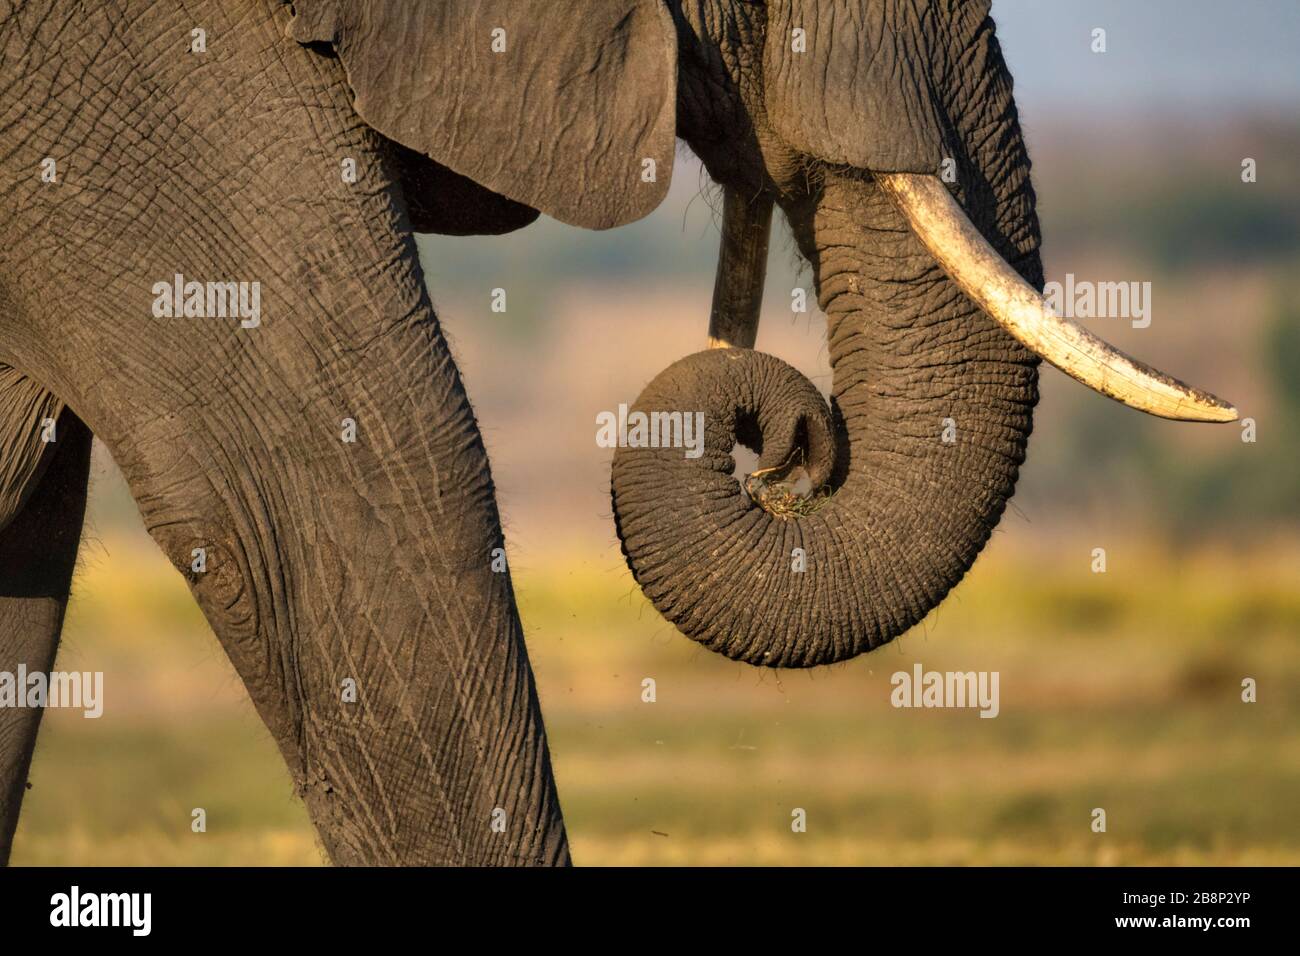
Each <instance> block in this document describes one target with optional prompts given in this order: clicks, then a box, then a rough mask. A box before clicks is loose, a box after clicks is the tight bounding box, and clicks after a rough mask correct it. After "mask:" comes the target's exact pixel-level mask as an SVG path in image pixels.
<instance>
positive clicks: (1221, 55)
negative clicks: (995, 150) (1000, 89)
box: [993, 0, 1300, 122]
mask: <svg viewBox="0 0 1300 956" xmlns="http://www.w3.org/2000/svg"><path fill="white" fill-rule="evenodd" d="M993 19H994V21H995V22H996V23H997V27H998V37H999V39H1000V41H1001V43H1002V48H1003V53H1004V55H1005V56H1006V58H1007V62H1008V65H1009V66H1010V67H1011V73H1012V75H1013V76H1014V77H1015V78H1016V100H1017V102H1018V103H1019V104H1020V108H1021V111H1022V113H1023V114H1026V115H1027V116H1028V117H1030V118H1033V117H1034V116H1035V114H1037V113H1039V112H1040V111H1047V110H1062V109H1066V110H1070V109H1074V110H1079V111H1081V112H1088V113H1093V112H1095V111H1097V110H1110V111H1113V112H1115V113H1132V112H1145V111H1151V110H1161V111H1165V110H1175V111H1177V110H1187V111H1196V112H1205V111H1207V110H1209V111H1223V112H1230V111H1235V110H1239V109H1241V108H1242V107H1244V106H1253V107H1262V108H1265V109H1269V110H1277V111H1290V113H1291V114H1292V115H1294V116H1295V117H1296V119H1297V122H1300V0H993ZM1097 27H1100V28H1103V29H1105V30H1106V41H1107V52H1106V53H1104V54H1098V53H1093V52H1092V50H1091V49H1090V45H1091V42H1092V31H1093V29H1094V28H1097Z"/></svg>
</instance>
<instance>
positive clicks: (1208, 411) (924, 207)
mask: <svg viewBox="0 0 1300 956" xmlns="http://www.w3.org/2000/svg"><path fill="white" fill-rule="evenodd" d="M874 176H875V178H876V181H877V182H879V183H880V184H881V186H882V187H884V189H885V191H886V192H887V193H888V194H889V196H890V197H891V198H892V199H893V201H894V203H895V204H896V205H897V206H898V208H899V211H901V212H902V214H903V216H904V217H905V218H906V219H907V221H908V223H909V224H910V225H911V227H912V230H913V231H914V232H915V233H916V235H917V237H918V238H919V239H920V240H921V242H922V243H923V244H924V245H925V247H926V248H927V249H929V251H930V253H931V254H932V255H933V256H934V258H935V259H936V261H938V263H939V265H940V266H942V267H943V270H944V271H945V272H947V273H948V275H949V276H950V277H951V278H952V280H953V281H954V282H956V283H957V285H958V286H959V287H960V288H961V290H962V291H963V292H965V293H966V294H967V295H968V296H970V298H971V299H973V300H974V301H975V302H976V303H977V304H978V305H979V307H980V308H982V309H983V310H984V311H985V312H987V313H988V314H989V316H990V317H991V318H993V319H994V320H995V321H996V322H997V323H998V324H999V325H1001V326H1002V327H1003V328H1004V329H1006V330H1007V331H1008V332H1009V333H1011V335H1013V336H1015V338H1016V339H1018V340H1019V341H1020V342H1021V343H1023V344H1024V345H1025V347H1027V348H1029V349H1030V350H1032V351H1033V352H1034V353H1036V354H1037V355H1039V356H1040V357H1041V358H1043V359H1045V360H1046V361H1048V362H1050V363H1051V364H1053V365H1055V366H1056V367H1057V368H1059V369H1060V370H1061V371H1062V372H1064V373H1065V374H1067V375H1069V376H1070V377H1072V378H1074V379H1076V380H1078V381H1080V382H1082V383H1083V384H1084V385H1087V386H1088V387H1089V388H1091V389H1095V390H1096V391H1098V392H1101V393H1102V394H1103V395H1107V396H1109V397H1110V398H1113V399H1115V400H1116V401H1119V402H1123V403H1124V404H1125V405H1128V406H1129V407H1131V408H1136V409H1138V410H1140V411H1144V412H1148V413H1150V414H1152V415H1159V416H1160V417H1161V418H1173V419H1178V420H1180V421H1189V422H1231V421H1235V420H1236V418H1237V410H1236V409H1235V408H1233V407H1232V405H1230V404H1229V403H1228V402H1225V401H1223V400H1222V399H1220V398H1216V397H1215V396H1213V395H1211V394H1210V393H1209V392H1203V391H1201V390H1200V389H1198V388H1193V387H1191V386H1190V385H1187V384H1185V383H1183V382H1180V381H1179V380H1178V379H1176V378H1173V377H1171V376H1169V375H1166V374H1165V373H1164V372H1161V371H1158V370H1157V369H1154V368H1151V367H1150V366H1148V365H1144V364H1143V363H1142V362H1139V361H1137V360H1136V359H1134V358H1131V357H1130V356H1128V355H1125V354H1124V353H1123V352H1121V351H1119V350H1118V349H1116V348H1114V347H1113V346H1111V345H1108V344H1107V343H1106V342H1104V341H1102V340H1101V339H1100V338H1098V337H1097V336H1095V335H1093V334H1092V333H1091V332H1089V331H1088V330H1087V329H1085V328H1083V327H1082V326H1081V325H1078V324H1076V323H1075V322H1072V321H1070V320H1069V319H1065V318H1061V317H1060V316H1058V315H1056V313H1055V312H1053V311H1052V309H1051V308H1050V307H1049V306H1048V304H1047V302H1046V301H1045V300H1044V299H1043V297H1042V296H1041V295H1040V294H1039V293H1038V292H1037V291H1036V290H1035V289H1034V287H1033V286H1031V285H1030V284H1029V283H1028V282H1026V281H1025V279H1024V277H1022V276H1021V275H1020V273H1018V272H1016V270H1015V269H1014V268H1012V266H1011V264H1010V263H1008V262H1007V261H1006V260H1005V259H1003V258H1002V256H1000V255H998V253H997V252H996V251H995V250H994V249H993V247H992V246H991V245H989V243H988V241H987V240H986V239H985V238H984V237H983V235H981V234H980V231H979V230H978V229H977V228H975V225H974V224H973V223H972V222H971V221H970V219H969V218H968V217H967V216H966V213H965V212H964V211H963V210H962V208H961V206H960V205H959V204H958V203H957V201H956V200H955V199H953V197H952V195H951V194H950V193H949V192H948V189H947V187H945V186H944V184H943V183H942V182H940V181H939V180H938V179H937V178H936V177H934V176H929V175H923V174H916V173H874Z"/></svg>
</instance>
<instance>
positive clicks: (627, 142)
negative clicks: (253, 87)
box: [288, 0, 677, 229]
mask: <svg viewBox="0 0 1300 956" xmlns="http://www.w3.org/2000/svg"><path fill="white" fill-rule="evenodd" d="M293 7H294V17H293V19H292V20H291V21H290V23H289V28H288V32H289V35H290V36H291V37H293V38H294V39H296V40H298V41H299V42H302V43H313V42H327V43H331V44H333V45H334V48H335V50H336V51H337V53H338V56H339V59H340V60H341V62H342V64H343V67H344V69H345V70H346V71H347V75H348V82H349V83H350V84H351V86H352V92H353V95H354V102H355V107H356V111H357V114H358V115H359V116H360V117H361V118H362V119H363V120H365V121H366V122H367V123H368V124H369V125H370V126H372V127H373V128H374V129H375V130H377V131H378V132H380V133H382V134H383V135H384V136H387V137H388V138H389V139H391V140H394V141H396V142H397V143H400V144H401V145H403V146H405V147H408V148H409V149H412V150H415V151H416V152H419V153H422V154H423V155H425V156H428V157H430V158H431V159H434V160H436V161H437V162H438V163H441V164H442V165H444V166H446V167H448V168H449V169H451V170H452V171H454V172H456V173H459V174H460V175H462V176H464V177H467V178H468V179H471V180H473V181H474V182H475V183H478V184H480V185H481V186H483V187H485V188H486V189H488V190H491V191H492V192H494V193H498V194H500V195H501V196H504V197H506V198H507V199H510V200H513V201H515V202H516V203H521V204H523V205H525V206H531V207H532V208H534V209H539V210H541V211H542V212H545V213H547V214H548V215H551V216H554V217H555V218H556V219H559V220H561V221H563V222H567V223H570V224H572V225H576V226H585V227H588V228H593V229H607V228H610V227H612V226H617V225H621V224H623V223H626V222H631V221H632V220H634V219H639V218H640V217H642V216H644V215H646V214H647V213H648V212H650V211H651V210H652V209H654V208H655V206H657V205H658V204H659V202H660V201H661V200H662V199H663V197H664V194H665V193H666V192H667V190H668V184H669V181H670V179H671V176H672V164H673V151H674V147H675V126H676V117H675V107H676V97H677V38H676V32H675V30H674V28H673V22H672V17H671V14H670V13H669V12H668V10H667V9H666V7H665V6H664V5H663V0H571V2H566V3H557V2H555V0H433V2H415V0H294V3H293Z"/></svg>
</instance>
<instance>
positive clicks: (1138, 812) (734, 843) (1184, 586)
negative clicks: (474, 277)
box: [14, 539, 1300, 865]
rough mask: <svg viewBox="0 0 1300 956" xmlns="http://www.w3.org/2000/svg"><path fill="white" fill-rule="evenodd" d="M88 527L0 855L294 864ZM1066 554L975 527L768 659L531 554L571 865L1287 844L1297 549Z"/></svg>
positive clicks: (1047, 858)
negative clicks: (916, 676) (850, 629)
mask: <svg viewBox="0 0 1300 956" xmlns="http://www.w3.org/2000/svg"><path fill="white" fill-rule="evenodd" d="M106 543H107V551H108V555H105V554H103V550H102V549H101V550H100V551H98V552H96V553H95V554H96V556H94V557H92V558H91V559H90V560H88V561H85V562H84V563H83V568H82V570H81V572H80V575H79V578H78V582H77V589H76V597H75V601H74V604H73V606H72V608H71V611H70V614H69V620H68V628H67V640H66V644H65V649H64V651H63V652H62V656H61V658H60V665H59V666H62V667H68V668H71V667H77V668H82V669H96V670H104V671H105V672H106V676H105V681H106V714H105V717H104V718H102V719H100V720H98V721H94V720H84V719H81V718H80V717H78V716H74V715H72V714H70V713H68V712H63V711H54V712H51V714H49V715H48V716H47V721H46V725H45V727H44V729H43V731H42V735H41V740H40V744H39V747H38V750H37V754H36V760H35V763H34V767H33V771H32V774H31V778H32V782H33V789H32V791H31V792H30V793H29V794H28V798H27V804H26V808H25V815H24V817H23V820H22V823H21V825H20V829H19V836H18V840H17V842H16V844H15V850H14V862H15V863H19V864H22V863H28V864H65V863H76V864H114V863H125V864H144V863H164V864H189V863H213V864H230V863H266V864H282V863H307V864H311V863H319V862H321V860H322V857H321V853H320V851H319V849H318V848H317V845H316V841H315V838H314V835H313V833H312V830H311V827H310V824H309V823H308V821H307V819H306V815H305V813H304V811H303V809H302V806H301V804H300V803H299V802H298V801H297V800H296V799H295V798H294V797H293V796H292V791H291V787H290V783H289V778H288V774H287V772H286V771H285V769H284V767H283V766H282V765H281V762H280V758H279V755H278V753H277V752H276V750H275V748H274V746H273V744H272V743H271V741H270V738H269V735H268V734H267V732H266V731H265V729H264V728H263V727H262V725H261V723H260V722H259V721H258V719H257V717H256V715H255V714H254V713H253V711H252V708H251V705H250V704H249V703H248V701H247V698H246V695H245V694H244V692H243V689H242V687H241V686H240V684H239V682H238V679H237V678H236V677H235V676H234V674H233V671H232V670H231V668H230V666H229V664H228V663H227V662H226V660H225V658H224V655H223V654H222V652H221V650H220V648H219V646H218V645H217V643H216V641H215V639H214V638H213V637H212V636H211V634H210V633H209V632H208V631H207V628H206V625H205V624H204V622H203V620H202V618H201V616H200V615H199V614H198V611H197V610H196V609H195V608H194V607H193V605H192V602H191V601H190V599H189V596H188V593H187V592H186V590H185V588H184V586H183V584H182V582H181V580H180V578H179V576H177V575H176V574H175V573H174V572H173V571H171V569H170V568H169V567H167V565H166V563H165V562H164V561H163V559H162V558H161V557H160V556H159V555H157V554H156V553H153V552H151V551H149V550H146V549H141V548H140V547H139V546H138V545H136V544H132V543H130V542H129V541H127V540H125V539H124V540H122V541H117V540H115V539H113V540H109V541H108V542H106ZM1117 550H1123V549H1116V548H1115V547H1112V548H1111V552H1112V554H1114V553H1116V551H1117ZM1081 555H1082V557H1081ZM1087 555H1088V549H1087V547H1085V546H1084V545H1082V544H1076V543H1074V542H1070V541H1063V542H1058V543H1057V545H1056V546H1055V548H1054V549H1053V550H1051V551H1048V552H1043V553H1028V552H1021V551H1017V550H1016V549H1015V547H1013V546H1011V545H1005V544H1004V545H1002V546H999V547H995V548H993V549H992V552H991V553H990V554H989V555H988V556H986V557H985V558H984V559H982V560H981V562H980V563H979V565H978V566H977V567H976V569H975V570H974V572H972V574H971V576H970V577H969V579H968V580H967V582H965V583H964V584H963V585H962V586H961V587H960V588H959V589H958V590H957V591H956V592H955V593H954V595H953V596H952V597H951V598H950V600H949V601H948V602H947V603H945V605H944V606H943V607H942V608H941V609H940V610H939V611H938V612H937V613H936V614H935V615H932V616H931V618H930V619H929V620H928V621H927V622H925V624H924V625H923V626H922V627H920V628H917V629H916V630H915V631H914V632H913V633H911V634H909V635H907V636H905V637H904V638H903V639H902V640H901V641H899V642H897V643H896V644H894V645H891V646H889V647H886V648H883V649H881V650H880V651H877V652H875V653H873V654H870V655H867V656H866V657H863V658H859V659H857V660H855V661H852V662H850V663H848V664H844V665H839V666H836V667H833V668H827V669H822V670H819V671H815V672H788V671H787V672H781V673H776V672H768V671H758V670H754V669H751V668H747V667H745V666H742V665H739V664H733V663H731V662H729V661H726V660H723V659H720V658H718V657H716V656H715V655H712V654H710V653H708V652H706V651H703V650H702V649H700V648H698V647H697V646H695V645H694V644H692V643H691V642H690V641H688V640H687V639H686V638H684V637H682V636H681V635H680V634H677V632H676V631H675V630H673V629H672V628H671V627H670V626H669V625H667V624H665V623H664V622H663V621H662V620H661V619H660V618H659V617H658V616H657V615H656V614H655V613H654V611H653V609H651V608H649V607H648V606H647V605H646V603H645V601H644V600H643V599H642V598H641V597H640V595H639V593H637V592H636V590H635V588H634V586H633V585H632V583H631V581H630V579H629V577H628V576H627V574H626V572H625V571H623V570H621V568H620V567H619V566H618V563H617V560H616V557H617V556H616V555H615V556H612V557H607V558H602V559H601V560H600V561H599V562H597V563H594V564H593V563H592V561H591V559H590V558H586V557H584V558H566V557H565V556H563V555H556V556H553V557H552V558H551V559H549V560H546V561H542V560H538V559H536V558H534V560H533V562H532V564H533V567H532V568H530V569H527V570H525V571H523V572H519V573H517V574H516V582H517V586H518V591H519V596H520V605H521V610H522V613H523V616H524V622H525V627H526V630H527V633H528V635H529V649H530V653H531V655H532V658H533V662H534V665H535V667H536V670H537V675H538V683H539V688H540V693H541V696H542V706H543V711H544V713H545V715H546V720H547V726H548V728H549V730H550V734H551V744H552V749H553V753H554V759H555V767H556V774H557V778H558V783H559V788H560V795H561V800H562V802H563V805H564V809H565V815H566V819H567V822H568V826H569V832H570V836H571V840H572V843H573V850H574V856H575V859H576V861H577V862H579V863H584V864H641V863H647V864H655V863H685V864H696V863H738V864H750V863H755V864H792V863H833V864H853V863H876V864H886V863H902V864H929V863H958V864H963V863H970V864H1003V863H1008V864H1010V863H1044V864H1085V865H1088V864H1125V863H1137V864H1157V863H1170V864H1201V863H1222V864H1251V863H1275V864H1296V863H1300V694H1297V693H1296V692H1295V690H1296V686H1297V683H1300V647H1298V646H1297V643H1296V640H1295V637H1296V635H1297V634H1300V596H1297V594H1296V590H1295V588H1294V580H1293V578H1294V574H1293V570H1292V569H1294V568H1295V567H1296V566H1297V557H1298V556H1300V550H1297V549H1295V548H1279V547H1274V548H1272V549H1270V550H1268V551H1263V550H1261V551H1260V552H1259V553H1250V554H1245V555H1243V554H1241V553H1240V552H1235V553H1234V554H1233V555H1231V556H1227V555H1221V554H1215V553H1206V554H1201V555H1193V556H1187V555H1182V556H1176V555H1175V554H1173V553H1169V552H1163V551H1159V550H1138V549H1136V548H1134V549H1132V550H1131V551H1129V552H1128V553H1126V555H1125V562H1124V563H1125V566H1126V567H1127V568H1129V569H1132V570H1131V573H1127V574H1118V573H1112V574H1107V575H1093V574H1091V573H1089V571H1088V559H1087ZM916 661H920V662H922V663H923V664H924V666H925V667H926V668H927V669H932V670H933V669H937V670H949V669H952V670H968V669H979V670H997V671H999V672H1000V675H1001V714H1000V716H999V717H998V718H996V719H994V720H984V719H980V718H978V717H977V716H976V714H975V712H973V711H938V710H931V711H926V710H895V709H893V708H892V707H891V706H890V705H889V691H890V689H891V688H890V683H889V677H890V675H891V674H892V673H893V672H894V671H895V670H910V668H911V667H912V665H913V663H914V662H916ZM1247 676H1249V677H1253V678H1255V679H1256V680H1257V681H1258V686H1259V702H1258V703H1255V704H1246V703H1243V702H1242V701H1241V699H1240V693H1241V691H1240V683H1241V679H1242V678H1243V677H1247ZM646 677H653V678H654V679H655V681H656V685H657V700H656V702H655V703H643V702H642V700H641V681H642V680H643V679H644V678H646ZM195 807H202V808H204V809H205V810H206V812H207V832H205V833H193V832H191V830H190V820H191V817H190V814H191V811H192V809H193V808H195ZM1095 807H1102V808H1104V809H1105V810H1106V813H1107V823H1108V827H1107V832H1106V833H1104V834H1098V833H1093V832H1092V830H1091V829H1090V823H1091V813H1092V810H1093V808H1095ZM794 808H802V809H804V810H805V811H806V813H807V820H808V828H807V832H806V833H793V832H791V828H790V820H791V811H792V810H793V809H794Z"/></svg>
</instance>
